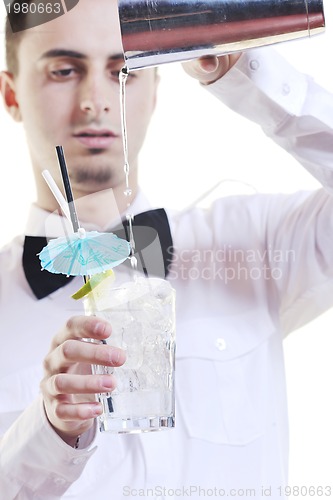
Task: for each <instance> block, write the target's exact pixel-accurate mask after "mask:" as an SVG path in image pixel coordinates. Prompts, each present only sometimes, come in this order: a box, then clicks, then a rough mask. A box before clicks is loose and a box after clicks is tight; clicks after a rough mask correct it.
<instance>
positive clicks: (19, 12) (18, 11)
mask: <svg viewBox="0 0 333 500" xmlns="http://www.w3.org/2000/svg"><path fill="white" fill-rule="evenodd" d="M35 1H36V0H10V1H9V2H8V3H7V2H6V10H7V19H6V25H5V54H6V64H7V69H8V71H10V73H13V74H14V75H16V74H17V73H18V71H19V64H18V57H17V52H18V46H19V44H20V41H21V40H22V38H23V36H24V31H26V30H27V29H29V28H33V27H35V26H40V25H41V24H45V23H47V22H49V21H52V20H53V19H56V18H57V17H59V16H62V15H63V14H64V13H65V11H64V8H63V6H62V3H61V1H60V0H38V10H36V4H35ZM65 1H66V8H67V12H68V11H69V10H71V9H72V8H73V7H75V5H76V4H77V3H78V2H79V0H65ZM31 6H34V9H32V8H31Z"/></svg>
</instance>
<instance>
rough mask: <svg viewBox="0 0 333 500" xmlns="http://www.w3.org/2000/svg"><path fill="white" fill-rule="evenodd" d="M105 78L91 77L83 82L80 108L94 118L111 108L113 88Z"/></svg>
mask: <svg viewBox="0 0 333 500" xmlns="http://www.w3.org/2000/svg"><path fill="white" fill-rule="evenodd" d="M105 80H106V79H104V78H97V77H89V78H87V79H86V81H85V82H84V83H83V84H82V88H81V92H80V110H81V111H82V112H83V113H85V114H88V115H91V116H92V117H93V118H96V117H98V116H99V115H102V114H103V113H108V112H109V111H110V110H111V89H110V87H109V85H108V82H107V81H105Z"/></svg>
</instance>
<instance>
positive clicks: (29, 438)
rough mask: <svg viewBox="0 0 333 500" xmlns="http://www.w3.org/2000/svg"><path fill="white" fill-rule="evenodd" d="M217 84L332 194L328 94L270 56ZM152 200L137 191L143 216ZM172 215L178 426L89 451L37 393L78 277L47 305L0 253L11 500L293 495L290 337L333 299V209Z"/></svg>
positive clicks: (268, 204)
mask: <svg viewBox="0 0 333 500" xmlns="http://www.w3.org/2000/svg"><path fill="white" fill-rule="evenodd" d="M254 61H255V63H254ZM267 68H268V71H267ZM209 90H210V91H211V92H213V93H214V94H216V95H217V96H218V97H219V98H220V99H222V100H223V101H224V102H225V103H226V104H227V105H230V106H231V107H233V108H234V109H236V110H237V111H238V112H241V113H242V114H243V115H245V116H247V117H249V118H251V119H252V120H255V121H256V122H258V123H260V124H261V126H262V127H263V129H264V131H265V133H267V134H269V135H270V136H271V137H272V138H273V139H274V140H275V141H277V142H278V143H280V144H281V145H282V146H283V147H285V148H286V149H288V150H289V151H290V152H291V153H292V154H293V155H294V156H296V157H297V158H298V159H299V160H300V161H301V162H302V163H303V164H304V166H305V167H306V168H308V169H309V170H310V171H311V172H312V173H313V174H314V175H316V177H317V178H318V179H319V180H321V181H322V182H323V183H324V184H325V186H327V187H328V188H330V184H331V186H332V185H333V183H332V182H331V183H330V180H331V176H332V173H331V172H332V170H330V167H331V164H332V161H331V159H332V153H333V97H332V96H331V95H329V94H328V93H326V92H325V91H324V90H319V89H318V88H317V86H316V85H315V84H314V82H312V81H311V80H309V79H308V78H306V77H304V76H302V75H299V74H297V73H296V72H295V71H294V70H293V69H292V68H290V67H289V66H288V65H286V63H285V62H284V61H283V60H281V58H280V57H279V56H278V55H277V54H275V53H274V52H272V51H270V50H269V51H268V50H267V49H265V50H256V51H250V52H248V53H247V54H244V55H243V56H242V58H241V59H240V61H239V62H238V64H237V67H235V68H233V69H232V71H230V73H229V74H228V75H227V76H226V77H224V78H223V79H221V80H220V81H219V82H216V83H215V84H214V85H212V86H209ZM287 90H288V92H287ZM318 103H319V104H320V105H319V104H318ZM147 206H148V204H147V201H146V200H145V199H144V197H143V195H142V194H139V196H138V197H137V199H136V201H135V212H138V211H140V210H142V209H143V210H144V209H146V208H147ZM168 215H169V220H170V224H171V230H172V235H173V242H174V247H175V256H174V261H173V265H172V268H171V271H170V274H169V277H168V279H169V280H170V282H171V284H172V285H173V286H174V288H175V289H176V297H177V313H176V317H177V355H176V428H175V429H173V430H167V431H163V432H159V433H146V434H141V435H139V434H136V435H115V434H109V433H103V434H101V433H99V432H96V434H95V436H92V434H93V431H92V432H91V433H88V435H86V436H84V437H83V440H82V442H81V445H80V449H78V450H76V449H73V448H71V447H70V446H68V445H67V444H65V443H64V442H63V441H62V440H61V439H60V438H59V437H58V436H57V434H56V433H55V432H54V431H53V430H52V428H51V427H50V425H49V424H48V422H47V420H46V417H45V414H44V411H43V407H42V402H41V398H40V396H39V383H40V380H41V379H42V377H43V370H42V362H43V359H44V357H45V354H46V353H47V351H48V349H49V345H50V342H51V339H52V337H53V336H54V334H55V333H56V332H57V330H59V329H60V328H61V326H62V325H63V324H64V323H65V321H66V319H68V317H70V316H71V315H73V314H80V313H82V304H81V303H80V302H76V301H74V300H72V299H70V295H71V294H72V293H73V292H74V291H76V290H77V289H78V288H79V286H80V285H81V281H80V278H76V279H74V280H73V281H71V282H70V283H69V284H68V285H66V286H65V287H63V288H61V289H59V290H57V291H56V292H54V293H52V294H51V295H49V296H48V297H46V298H44V299H42V300H39V301H38V300H37V299H36V298H35V297H34V295H33V294H32V292H31V290H30V287H29V285H28V283H27V282H26V279H25V276H24V273H23V269H22V264H21V257H22V242H23V238H22V237H18V238H16V239H15V240H14V241H13V242H12V243H10V244H9V245H8V246H7V247H5V248H4V249H3V250H2V252H1V254H0V269H1V272H0V317H1V321H0V329H1V339H2V341H1V346H2V347H1V349H0V435H2V436H3V437H2V439H1V441H0V498H1V500H14V499H18V500H28V499H29V500H30V499H34V500H35V499H38V500H51V499H57V498H64V499H75V500H96V499H98V500H99V499H112V500H118V499H123V498H126V497H127V498H136V497H140V498H143V497H145V498H166V499H168V498H179V497H181V498H182V497H184V498H187V497H188V498H192V499H201V498H205V497H209V496H215V497H223V496H224V497H227V496H229V497H235V498H251V499H253V498H257V499H259V498H260V499H261V498H263V494H262V488H270V491H271V498H274V499H277V498H284V496H283V492H282V493H281V490H279V489H278V488H280V487H282V488H283V486H284V485H285V484H287V469H288V423H287V405H286V394H285V376H284V366H283V351H282V340H283V336H284V335H286V334H287V333H289V332H290V331H292V330H293V329H295V328H297V327H299V326H301V325H302V324H304V323H306V322H307V321H309V320H310V319H313V318H314V317H316V316H317V315H318V314H320V313H321V312H323V311H325V310H326V309H327V308H328V307H330V306H331V305H332V297H333V295H332V291H333V279H332V274H333V265H332V264H333V262H332V261H333V254H332V251H331V248H332V243H331V241H332V237H331V234H332V224H333V220H332V217H333V201H332V199H331V197H330V195H329V193H328V192H327V190H324V189H322V190H320V191H318V192H315V193H304V192H303V193H298V194H295V195H274V196H268V195H253V196H243V197H240V196H237V197H228V198H223V199H221V200H217V201H216V202H215V203H214V204H213V205H212V207H211V208H210V209H209V210H202V209H197V208H193V209H191V210H189V211H186V212H183V213H172V212H169V213H168ZM51 219H52V220H51ZM46 220H47V227H48V229H47V230H46V229H45V227H46V222H45V221H46ZM54 222H55V223H56V219H55V218H53V217H51V218H50V216H49V214H46V213H44V212H42V211H41V210H40V209H38V208H37V207H33V208H32V211H31V214H30V217H29V221H28V226H27V234H32V235H37V234H38V235H42V234H45V233H47V234H49V233H50V229H49V228H50V226H49V223H50V224H51V226H52V224H53V223H54ZM54 231H56V229H55V230H54ZM54 235H56V234H54ZM120 272H122V271H120ZM92 439H93V441H92ZM91 441H92V442H91Z"/></svg>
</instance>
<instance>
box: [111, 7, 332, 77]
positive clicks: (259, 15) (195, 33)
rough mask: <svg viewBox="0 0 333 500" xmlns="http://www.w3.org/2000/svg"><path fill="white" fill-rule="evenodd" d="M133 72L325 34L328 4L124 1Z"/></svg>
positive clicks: (125, 37)
mask: <svg viewBox="0 0 333 500" xmlns="http://www.w3.org/2000/svg"><path fill="white" fill-rule="evenodd" d="M119 19H120V27H121V33H122V42H123V49H124V55H125V61H126V65H127V67H128V69H129V70H134V69H140V68H146V67H149V66H157V65H159V64H163V63H168V62H176V61H185V60H189V59H194V58H197V57H201V56H205V55H222V54H227V53H232V52H238V51H243V50H246V49H249V48H251V47H259V46H262V45H269V44H273V43H277V42H282V41H288V40H292V39H295V38H301V37H306V36H310V35H312V34H316V33H320V32H322V31H324V28H325V18H324V11H323V0H119Z"/></svg>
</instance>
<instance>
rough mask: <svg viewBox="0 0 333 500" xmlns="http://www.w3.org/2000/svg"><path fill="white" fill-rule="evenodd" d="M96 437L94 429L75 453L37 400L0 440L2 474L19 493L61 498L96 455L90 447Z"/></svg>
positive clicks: (94, 448)
mask: <svg viewBox="0 0 333 500" xmlns="http://www.w3.org/2000/svg"><path fill="white" fill-rule="evenodd" d="M95 433H96V427H94V428H93V429H92V430H91V431H89V432H87V433H86V434H84V435H83V436H82V439H81V443H80V447H79V448H78V449H75V448H72V447H71V446H69V445H68V444H66V443H65V442H64V441H63V440H62V439H61V438H60V437H59V436H58V434H57V433H56V432H55V431H54V430H53V428H52V426H51V425H50V423H49V422H48V420H47V418H46V415H45V411H44V405H43V400H42V397H40V398H39V399H38V400H36V401H35V402H34V403H33V404H32V405H31V406H30V407H29V408H27V410H26V411H24V412H23V413H22V415H21V416H20V417H19V418H18V419H17V420H16V422H15V423H14V424H13V425H12V426H11V427H10V429H9V430H8V431H7V432H6V434H5V435H4V437H3V440H2V456H1V467H2V474H5V475H7V477H8V479H9V481H10V482H11V483H12V484H16V485H17V489H19V491H20V490H22V489H23V490H27V491H31V492H38V493H39V494H42V493H43V492H45V493H46V492H47V494H48V495H50V494H53V495H62V494H64V492H65V491H66V490H67V489H68V488H69V486H70V485H71V484H72V483H73V482H74V481H76V480H77V479H78V478H79V476H80V475H81V473H82V472H83V470H84V467H85V465H86V463H87V461H88V460H89V458H90V457H91V456H92V455H93V454H94V452H95V451H96V448H97V447H96V446H95V447H93V448H92V447H91V445H92V443H93V437H94V436H95ZM82 446H88V447H85V448H83V449H82ZM18 485H19V486H18ZM45 498H47V497H45Z"/></svg>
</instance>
